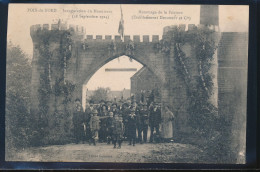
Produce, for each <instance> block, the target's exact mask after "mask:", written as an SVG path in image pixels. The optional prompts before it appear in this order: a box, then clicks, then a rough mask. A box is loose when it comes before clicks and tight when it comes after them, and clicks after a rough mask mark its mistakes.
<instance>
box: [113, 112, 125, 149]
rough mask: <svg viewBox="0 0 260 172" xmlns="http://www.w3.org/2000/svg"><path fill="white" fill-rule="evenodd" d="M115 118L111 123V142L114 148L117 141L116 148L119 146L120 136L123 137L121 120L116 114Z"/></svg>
mask: <svg viewBox="0 0 260 172" xmlns="http://www.w3.org/2000/svg"><path fill="white" fill-rule="evenodd" d="M114 118H115V120H113V123H112V130H113V135H112V137H113V144H114V148H116V143H118V147H117V148H118V149H120V148H121V143H122V138H123V122H122V121H121V120H120V119H119V117H118V114H115V117H114Z"/></svg>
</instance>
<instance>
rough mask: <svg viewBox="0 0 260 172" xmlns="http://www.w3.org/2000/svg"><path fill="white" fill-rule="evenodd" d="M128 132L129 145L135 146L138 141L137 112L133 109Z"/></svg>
mask: <svg viewBox="0 0 260 172" xmlns="http://www.w3.org/2000/svg"><path fill="white" fill-rule="evenodd" d="M127 130H128V140H129V145H132V143H133V146H135V140H136V115H135V110H134V109H132V110H131V113H130V114H129V116H128V118H127Z"/></svg>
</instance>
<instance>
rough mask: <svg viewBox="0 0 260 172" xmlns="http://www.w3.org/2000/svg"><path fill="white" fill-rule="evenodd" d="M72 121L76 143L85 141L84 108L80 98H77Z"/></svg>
mask: <svg viewBox="0 0 260 172" xmlns="http://www.w3.org/2000/svg"><path fill="white" fill-rule="evenodd" d="M72 121H73V126H74V136H75V139H76V143H79V142H81V141H83V138H84V114H83V108H82V106H81V103H80V100H79V99H78V98H77V99H75V104H74V110H73V117H72Z"/></svg>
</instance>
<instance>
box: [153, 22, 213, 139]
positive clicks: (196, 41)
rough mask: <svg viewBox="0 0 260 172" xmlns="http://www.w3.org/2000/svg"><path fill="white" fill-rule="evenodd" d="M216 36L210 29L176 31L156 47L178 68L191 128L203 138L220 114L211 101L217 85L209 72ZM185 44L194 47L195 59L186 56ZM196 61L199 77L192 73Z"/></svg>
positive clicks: (177, 29)
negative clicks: (186, 99) (172, 59)
mask: <svg viewBox="0 0 260 172" xmlns="http://www.w3.org/2000/svg"><path fill="white" fill-rule="evenodd" d="M213 34H214V31H212V30H210V29H208V28H207V27H203V28H194V29H193V30H189V31H186V32H185V31H184V30H182V29H180V28H176V29H174V30H173V32H172V34H171V35H170V37H167V38H163V39H162V40H161V41H160V43H159V44H158V45H156V46H157V48H158V50H159V52H163V53H164V54H165V57H168V58H174V61H175V63H176V65H172V66H174V68H175V70H176V72H177V75H178V76H179V78H181V79H183V81H184V83H185V85H186V93H187V98H188V113H189V114H190V120H189V122H190V125H191V126H192V127H193V128H194V129H195V130H197V131H199V133H200V134H202V135H204V136H206V135H207V134H209V133H207V132H208V131H209V129H210V128H211V127H212V126H211V124H212V123H214V119H215V117H216V116H217V115H216V114H217V113H218V110H217V107H214V105H213V104H212V103H211V102H210V100H209V98H210V96H211V95H212V94H213V93H212V92H213V85H214V83H213V80H212V79H213V78H214V77H215V76H213V74H212V73H211V72H210V69H211V67H212V60H213V58H214V52H215V50H216V48H217V45H216V42H215V39H214V36H213ZM186 43H188V44H189V45H191V47H192V49H193V50H194V52H195V54H194V55H193V57H186V55H185V53H184V52H183V50H182V47H183V45H185V44H186ZM171 49H173V51H171ZM171 52H173V53H171ZM194 61H195V62H196V63H197V69H198V71H197V72H198V75H197V76H194V75H192V73H191V72H192V71H191V68H192V65H194ZM196 63H195V64H196ZM167 85H170V83H169V84H167Z"/></svg>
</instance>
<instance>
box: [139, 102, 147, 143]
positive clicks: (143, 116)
mask: <svg viewBox="0 0 260 172" xmlns="http://www.w3.org/2000/svg"><path fill="white" fill-rule="evenodd" d="M140 123H141V128H140V131H139V132H140V133H138V136H140V138H138V139H139V141H140V143H143V142H145V143H146V142H147V132H148V125H149V111H148V109H147V104H146V103H144V104H143V108H142V109H141V110H140ZM142 133H143V137H142Z"/></svg>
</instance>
